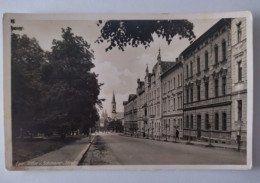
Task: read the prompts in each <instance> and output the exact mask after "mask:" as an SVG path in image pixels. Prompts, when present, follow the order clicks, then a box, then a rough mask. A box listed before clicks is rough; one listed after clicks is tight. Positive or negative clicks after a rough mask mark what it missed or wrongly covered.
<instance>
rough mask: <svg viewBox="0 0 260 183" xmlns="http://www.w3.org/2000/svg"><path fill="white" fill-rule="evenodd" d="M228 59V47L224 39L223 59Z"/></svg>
mask: <svg viewBox="0 0 260 183" xmlns="http://www.w3.org/2000/svg"><path fill="white" fill-rule="evenodd" d="M226 59H227V49H226V41H225V40H223V41H222V61H223V62H224V61H226Z"/></svg>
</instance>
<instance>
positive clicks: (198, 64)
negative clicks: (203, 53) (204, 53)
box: [197, 57, 200, 73]
mask: <svg viewBox="0 0 260 183" xmlns="http://www.w3.org/2000/svg"><path fill="white" fill-rule="evenodd" d="M197 73H200V57H198V58H197Z"/></svg>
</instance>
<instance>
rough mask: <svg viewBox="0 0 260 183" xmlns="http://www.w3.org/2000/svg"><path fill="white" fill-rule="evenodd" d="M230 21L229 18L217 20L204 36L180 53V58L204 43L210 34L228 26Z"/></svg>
mask: <svg viewBox="0 0 260 183" xmlns="http://www.w3.org/2000/svg"><path fill="white" fill-rule="evenodd" d="M230 21H231V19H230V18H222V19H221V20H219V21H218V22H217V23H216V24H215V25H213V26H212V27H211V28H210V29H208V30H207V31H206V32H205V33H204V34H202V35H201V36H200V37H199V38H198V39H196V40H195V41H194V42H193V43H192V44H191V45H190V46H188V47H187V48H186V49H185V50H184V51H183V52H182V53H181V55H182V56H185V55H187V54H189V53H190V52H191V51H193V50H194V49H196V48H197V46H198V44H201V43H202V42H204V41H205V40H206V39H208V38H209V37H210V36H212V34H214V33H215V32H216V30H217V29H220V28H222V27H223V26H225V25H230V24H231V22H230Z"/></svg>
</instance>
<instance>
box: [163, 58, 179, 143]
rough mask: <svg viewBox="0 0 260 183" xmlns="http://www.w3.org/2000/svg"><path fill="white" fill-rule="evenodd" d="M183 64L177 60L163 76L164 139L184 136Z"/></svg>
mask: <svg viewBox="0 0 260 183" xmlns="http://www.w3.org/2000/svg"><path fill="white" fill-rule="evenodd" d="M182 74H183V71H182V62H181V61H179V60H178V59H176V62H175V63H174V65H173V66H172V67H170V68H169V69H168V70H166V71H165V72H164V73H163V74H162V75H161V81H162V121H163V123H162V134H163V136H164V137H167V138H170V137H175V135H176V130H178V131H179V137H182V136H183V110H182V108H183V102H182V101H183V81H182V78H183V76H182Z"/></svg>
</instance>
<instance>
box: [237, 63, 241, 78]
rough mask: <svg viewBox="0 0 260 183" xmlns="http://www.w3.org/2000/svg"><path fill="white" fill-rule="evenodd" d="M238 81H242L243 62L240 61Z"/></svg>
mask: <svg viewBox="0 0 260 183" xmlns="http://www.w3.org/2000/svg"><path fill="white" fill-rule="evenodd" d="M237 64H238V81H242V62H241V61H240V62H238V63H237Z"/></svg>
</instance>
